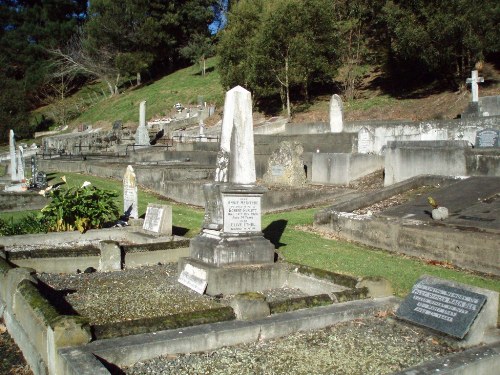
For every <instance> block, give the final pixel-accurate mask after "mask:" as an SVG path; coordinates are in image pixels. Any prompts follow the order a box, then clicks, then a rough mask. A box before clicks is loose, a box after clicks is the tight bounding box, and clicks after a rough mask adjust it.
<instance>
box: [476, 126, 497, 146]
mask: <svg viewBox="0 0 500 375" xmlns="http://www.w3.org/2000/svg"><path fill="white" fill-rule="evenodd" d="M498 133H499V131H498V130H495V129H484V130H481V131H479V132H477V134H476V147H479V148H483V147H498Z"/></svg>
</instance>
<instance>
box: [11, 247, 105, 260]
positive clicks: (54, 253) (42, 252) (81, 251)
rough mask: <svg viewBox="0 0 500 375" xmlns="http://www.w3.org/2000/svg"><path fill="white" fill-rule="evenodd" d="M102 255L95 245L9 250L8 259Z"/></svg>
mask: <svg viewBox="0 0 500 375" xmlns="http://www.w3.org/2000/svg"><path fill="white" fill-rule="evenodd" d="M99 255H101V250H100V249H99V248H97V247H95V246H82V247H74V248H70V249H68V248H65V249H57V248H56V249H54V248H46V249H37V250H33V251H16V252H7V259H8V260H19V259H37V258H75V257H88V256H99Z"/></svg>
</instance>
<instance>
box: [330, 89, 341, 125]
mask: <svg viewBox="0 0 500 375" xmlns="http://www.w3.org/2000/svg"><path fill="white" fill-rule="evenodd" d="M343 129H344V119H343V104H342V98H341V97H340V96H338V95H337V94H334V95H332V98H331V99H330V132H332V133H342V131H343Z"/></svg>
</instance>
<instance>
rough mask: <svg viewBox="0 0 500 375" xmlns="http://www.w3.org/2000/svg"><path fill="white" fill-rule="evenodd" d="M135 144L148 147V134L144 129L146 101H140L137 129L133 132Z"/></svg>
mask: <svg viewBox="0 0 500 375" xmlns="http://www.w3.org/2000/svg"><path fill="white" fill-rule="evenodd" d="M135 144H136V145H137V146H149V132H148V129H147V128H146V101H142V102H141V104H140V107H139V127H138V128H137V131H136V132H135Z"/></svg>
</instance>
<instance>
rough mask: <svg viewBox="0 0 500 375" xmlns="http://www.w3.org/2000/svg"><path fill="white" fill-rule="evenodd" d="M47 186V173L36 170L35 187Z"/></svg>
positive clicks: (42, 187) (43, 187)
mask: <svg viewBox="0 0 500 375" xmlns="http://www.w3.org/2000/svg"><path fill="white" fill-rule="evenodd" d="M47 186H48V182H47V174H46V173H45V172H41V171H40V172H37V173H36V175H35V188H37V189H45V188H46V187H47Z"/></svg>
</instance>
